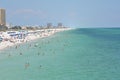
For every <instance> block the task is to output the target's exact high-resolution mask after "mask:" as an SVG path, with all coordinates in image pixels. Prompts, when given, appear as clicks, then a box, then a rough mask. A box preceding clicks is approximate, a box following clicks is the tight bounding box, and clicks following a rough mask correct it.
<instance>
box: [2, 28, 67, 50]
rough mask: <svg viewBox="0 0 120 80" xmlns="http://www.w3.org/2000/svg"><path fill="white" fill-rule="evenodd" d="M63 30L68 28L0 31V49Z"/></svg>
mask: <svg viewBox="0 0 120 80" xmlns="http://www.w3.org/2000/svg"><path fill="white" fill-rule="evenodd" d="M64 30H68V28H60V29H59V28H58V29H42V30H31V31H25V30H24V31H6V32H0V50H2V49H4V48H7V47H9V46H13V45H16V44H19V43H24V42H28V41H31V40H34V39H38V38H44V37H48V36H50V35H53V34H54V33H56V32H59V31H64Z"/></svg>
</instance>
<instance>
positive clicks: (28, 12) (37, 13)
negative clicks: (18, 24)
mask: <svg viewBox="0 0 120 80" xmlns="http://www.w3.org/2000/svg"><path fill="white" fill-rule="evenodd" d="M12 16H21V17H26V18H32V17H36V18H46V17H47V13H46V12H45V11H41V10H33V9H20V10H16V11H14V12H12Z"/></svg>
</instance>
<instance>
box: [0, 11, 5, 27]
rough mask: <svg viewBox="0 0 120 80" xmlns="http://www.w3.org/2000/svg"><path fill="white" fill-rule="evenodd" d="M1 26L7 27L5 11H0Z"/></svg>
mask: <svg viewBox="0 0 120 80" xmlns="http://www.w3.org/2000/svg"><path fill="white" fill-rule="evenodd" d="M0 25H3V26H5V25H6V19H5V9H0Z"/></svg>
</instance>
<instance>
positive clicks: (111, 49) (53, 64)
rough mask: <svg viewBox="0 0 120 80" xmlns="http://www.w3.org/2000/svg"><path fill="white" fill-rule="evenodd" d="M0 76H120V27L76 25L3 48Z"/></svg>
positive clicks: (12, 79)
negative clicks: (76, 26)
mask: <svg viewBox="0 0 120 80" xmlns="http://www.w3.org/2000/svg"><path fill="white" fill-rule="evenodd" d="M0 80H120V29H119V28H111V29H107V28H100V29H75V30H70V31H65V32H60V33H57V34H55V35H53V36H51V37H48V38H44V39H38V40H35V41H31V42H28V43H24V44H21V45H18V46H17V48H16V46H13V47H10V48H8V49H5V50H3V51H0Z"/></svg>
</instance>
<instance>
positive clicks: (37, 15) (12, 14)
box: [0, 0, 120, 28]
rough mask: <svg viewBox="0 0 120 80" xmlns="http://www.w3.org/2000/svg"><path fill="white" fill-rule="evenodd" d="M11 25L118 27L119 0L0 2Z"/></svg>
mask: <svg viewBox="0 0 120 80" xmlns="http://www.w3.org/2000/svg"><path fill="white" fill-rule="evenodd" d="M0 8H4V9H5V10H6V22H7V23H8V24H12V25H46V24H47V23H52V24H53V25H55V26H56V25H57V23H59V22H61V23H63V25H65V26H69V27H77V28H81V27H83V28H84V27H120V0H0Z"/></svg>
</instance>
